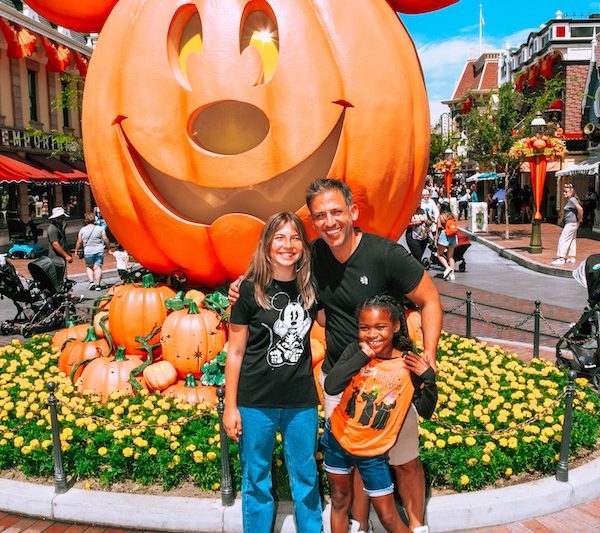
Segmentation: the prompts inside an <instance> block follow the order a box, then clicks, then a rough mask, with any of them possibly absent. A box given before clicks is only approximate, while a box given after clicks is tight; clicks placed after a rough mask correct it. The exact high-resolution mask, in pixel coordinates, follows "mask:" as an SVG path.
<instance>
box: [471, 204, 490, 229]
mask: <svg viewBox="0 0 600 533" xmlns="http://www.w3.org/2000/svg"><path fill="white" fill-rule="evenodd" d="M467 228H468V230H469V231H471V232H473V233H484V232H486V231H487V230H488V206H487V203H486V202H471V203H470V204H469V224H468V226H467Z"/></svg>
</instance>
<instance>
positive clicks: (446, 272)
mask: <svg viewBox="0 0 600 533" xmlns="http://www.w3.org/2000/svg"><path fill="white" fill-rule="evenodd" d="M451 272H452V269H451V268H450V267H447V268H446V270H444V279H446V278H447V277H448V276H449V275H450V274H451Z"/></svg>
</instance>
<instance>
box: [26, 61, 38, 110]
mask: <svg viewBox="0 0 600 533" xmlns="http://www.w3.org/2000/svg"><path fill="white" fill-rule="evenodd" d="M27 83H28V91H29V120H30V121H32V122H37V121H38V99H37V72H35V71H34V70H27Z"/></svg>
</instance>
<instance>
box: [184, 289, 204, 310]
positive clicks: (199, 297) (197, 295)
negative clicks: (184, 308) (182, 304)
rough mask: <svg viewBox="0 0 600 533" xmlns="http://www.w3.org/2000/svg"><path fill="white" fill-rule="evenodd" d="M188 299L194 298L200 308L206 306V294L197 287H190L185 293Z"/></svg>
mask: <svg viewBox="0 0 600 533" xmlns="http://www.w3.org/2000/svg"><path fill="white" fill-rule="evenodd" d="M185 299H186V300H192V301H193V302H195V303H196V305H197V306H198V307H200V308H202V307H204V300H206V294H204V293H203V292H202V291H198V290H196V289H190V290H189V291H187V292H186V293H185Z"/></svg>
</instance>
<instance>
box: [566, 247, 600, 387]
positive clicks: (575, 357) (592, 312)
mask: <svg viewBox="0 0 600 533" xmlns="http://www.w3.org/2000/svg"><path fill="white" fill-rule="evenodd" d="M573 277H574V278H575V279H576V280H577V281H578V282H579V283H581V284H582V285H584V286H586V287H587V290H588V303H589V305H590V306H589V307H586V308H585V310H584V311H583V314H582V315H581V317H580V318H579V320H578V321H577V322H576V323H575V325H573V326H572V327H571V328H570V329H569V331H567V332H566V333H565V334H564V335H563V337H562V338H561V339H560V340H559V341H558V342H557V343H556V363H557V366H558V367H561V368H569V369H571V370H575V371H576V372H577V374H578V375H579V376H582V377H585V378H587V379H588V380H589V381H590V382H591V383H593V385H594V387H596V389H597V390H598V391H600V254H594V255H591V256H589V257H588V258H587V259H586V261H585V263H581V265H580V266H579V267H578V268H577V270H576V271H575V272H574V273H573Z"/></svg>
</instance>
